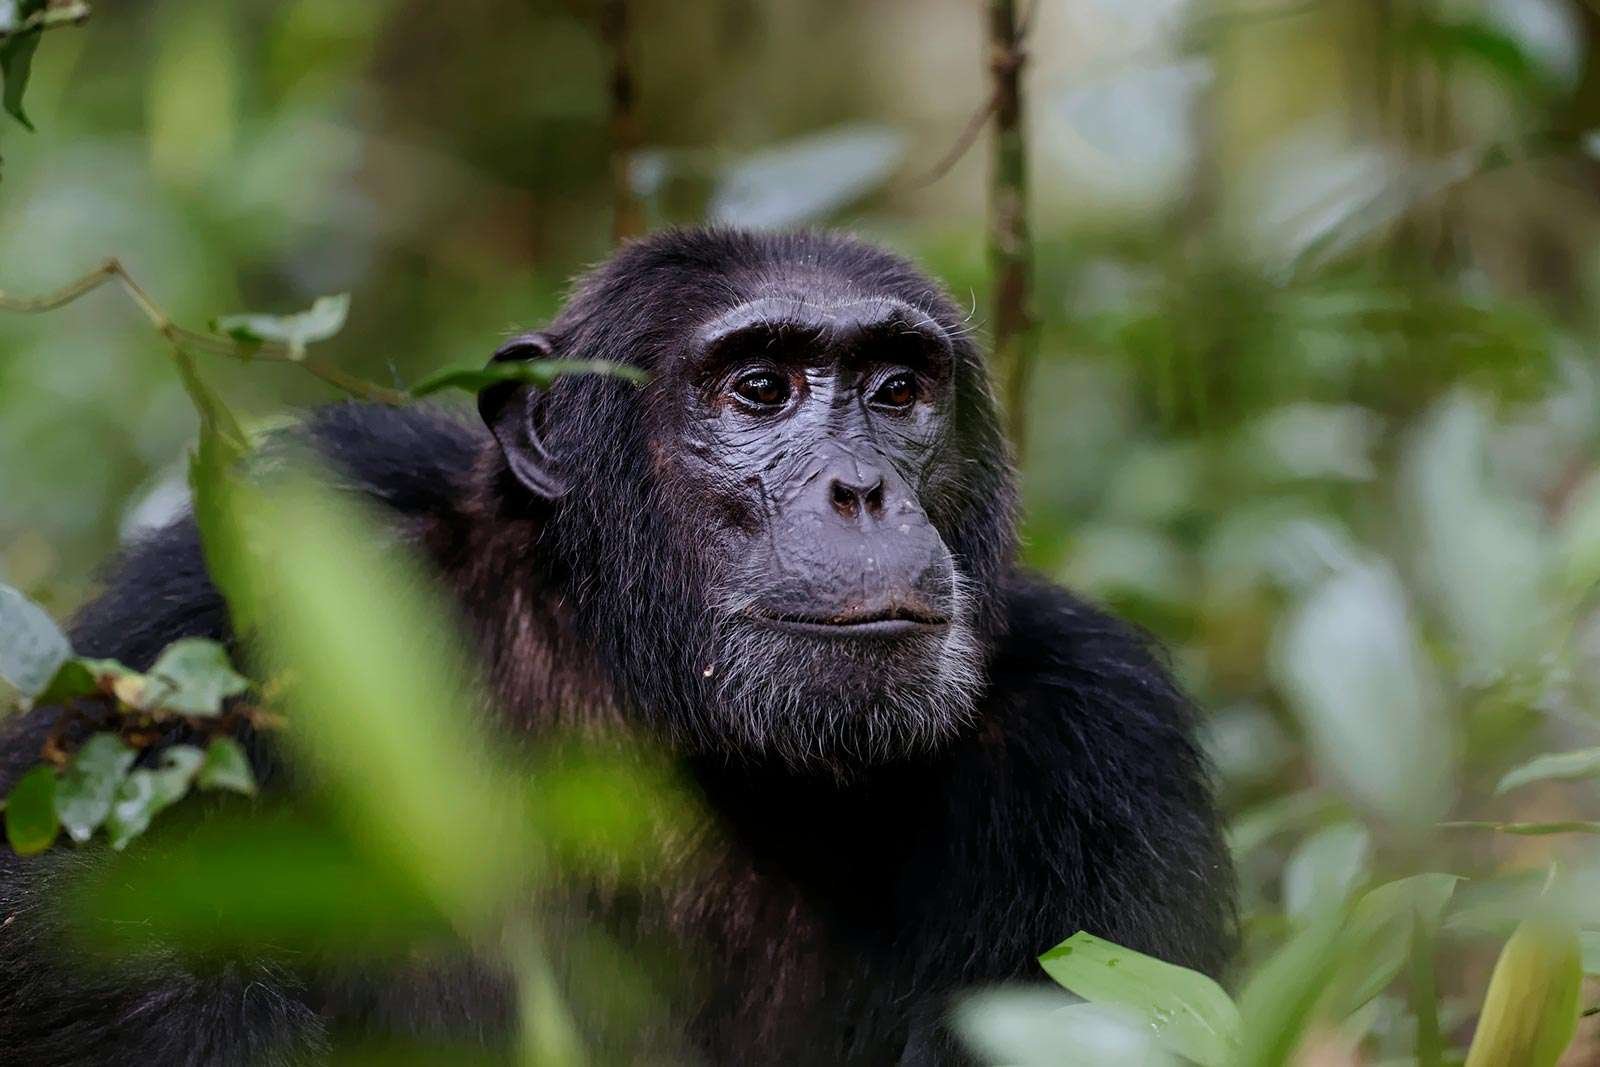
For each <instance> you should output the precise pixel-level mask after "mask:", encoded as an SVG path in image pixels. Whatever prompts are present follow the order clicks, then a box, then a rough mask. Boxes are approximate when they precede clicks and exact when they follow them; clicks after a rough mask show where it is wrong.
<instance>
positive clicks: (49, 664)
mask: <svg viewBox="0 0 1600 1067" xmlns="http://www.w3.org/2000/svg"><path fill="white" fill-rule="evenodd" d="M71 657H72V646H71V645H70V644H68V643H67V639H66V637H65V636H64V635H63V634H62V633H61V628H60V627H58V626H57V625H56V624H55V620H53V619H51V618H50V616H49V615H48V614H47V613H46V612H45V610H44V609H43V608H41V607H40V606H39V605H37V604H35V603H34V602H33V601H31V600H29V599H28V598H27V597H25V596H23V595H22V594H21V593H19V592H18V591H17V590H15V589H13V588H11V587H10V586H9V585H4V584H0V678H4V679H5V680H6V681H8V682H10V683H11V684H12V685H13V686H15V687H16V688H17V689H18V690H19V691H20V692H21V693H22V695H23V696H25V697H34V696H37V695H38V694H40V693H42V692H44V691H45V690H46V689H47V688H49V685H50V681H51V679H53V678H54V677H55V676H56V672H57V671H59V670H60V669H61V665H62V664H63V663H65V662H67V660H68V659H70V658H71Z"/></svg>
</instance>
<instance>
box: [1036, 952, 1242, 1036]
mask: <svg viewBox="0 0 1600 1067" xmlns="http://www.w3.org/2000/svg"><path fill="white" fill-rule="evenodd" d="M1039 963H1040V965H1042V966H1043V967H1044V969H1045V973H1047V974H1048V975H1050V977H1051V978H1053V979H1055V980H1056V981H1057V982H1059V983H1060V984H1061V985H1063V986H1065V987H1066V988H1068V989H1070V990H1071V991H1072V992H1074V993H1076V994H1078V996H1080V997H1082V998H1084V999H1085V1000H1087V1001H1090V1002H1092V1003H1095V1004H1106V1005H1115V1006H1118V1007H1122V1008H1127V1009H1130V1010H1132V1011H1134V1012H1135V1013H1137V1014H1138V1015H1139V1017H1140V1018H1142V1019H1143V1020H1145V1022H1146V1023H1148V1025H1149V1026H1150V1028H1151V1030H1152V1031H1153V1032H1154V1033H1155V1036H1156V1040H1157V1041H1159V1042H1160V1043H1161V1044H1162V1046H1163V1047H1165V1048H1167V1049H1170V1050H1171V1051H1173V1052H1176V1053H1177V1054H1179V1055H1181V1056H1187V1057H1188V1058H1189V1059H1191V1060H1194V1061H1195V1062H1196V1063H1199V1064H1202V1065H1203V1067H1231V1065H1232V1064H1233V1062H1234V1060H1235V1058H1236V1056H1237V1053H1238V1040H1239V1028H1240V1022H1239V1011H1238V1009H1237V1008H1236V1007H1234V1004H1233V1001H1232V1000H1230V999H1229V998H1228V994H1226V993H1224V992H1223V991H1222V987H1221V986H1219V985H1217V983H1216V982H1214V981H1212V980H1211V979H1210V978H1207V977H1206V976H1205V975H1203V974H1200V973H1199V972H1197V971H1191V970H1188V969H1187V968H1184V967H1179V966H1176V965H1174V964H1171V963H1166V962H1163V961H1162V960H1158V959H1155V958H1154V957H1151V956H1145V955H1142V954H1140V953H1138V952H1134V951H1132V950H1131V949H1126V948H1122V947H1121V946H1119V945H1115V944H1112V943H1111V942H1109V941H1103V940H1101V939H1100V938H1098V937H1095V936H1093V935H1091V934H1086V933H1084V932H1082V931H1079V932H1078V933H1076V934H1073V935H1072V936H1071V937H1070V938H1068V939H1067V940H1065V941H1063V942H1062V943H1061V944H1059V945H1057V946H1056V947H1055V948H1053V949H1051V950H1050V951H1049V952H1046V953H1045V954H1044V955H1043V956H1040V957H1039Z"/></svg>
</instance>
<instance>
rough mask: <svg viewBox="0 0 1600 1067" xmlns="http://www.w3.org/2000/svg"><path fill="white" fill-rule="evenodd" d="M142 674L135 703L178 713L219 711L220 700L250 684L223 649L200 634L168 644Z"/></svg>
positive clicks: (238, 692)
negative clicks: (137, 698) (143, 679)
mask: <svg viewBox="0 0 1600 1067" xmlns="http://www.w3.org/2000/svg"><path fill="white" fill-rule="evenodd" d="M145 677H146V684H145V685H144V687H143V691H142V692H141V693H140V695H139V700H138V701H137V703H136V704H135V706H136V707H138V708H139V709H140V710H141V711H157V710H160V711H170V712H173V713H175V714H178V715H194V716H212V715H220V714H221V713H222V703H223V701H225V700H227V699H228V698H229V697H236V696H238V695H239V694H240V693H243V692H244V691H245V690H246V689H248V688H250V682H249V679H247V678H244V677H243V676H241V675H240V674H239V673H238V672H237V671H235V670H234V669H233V664H232V663H230V662H229V660H228V651H227V649H225V648H223V647H222V646H221V645H220V644H218V643H217V642H215V641H211V640H207V639H206V638H203V637H186V638H183V639H182V640H179V641H174V642H173V643H172V644H170V645H168V646H167V647H166V650H165V651H163V652H162V653H161V655H160V657H159V658H157V659H156V662H155V666H153V667H151V668H150V670H149V673H148V674H146V676H145Z"/></svg>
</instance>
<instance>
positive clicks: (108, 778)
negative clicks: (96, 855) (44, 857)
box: [55, 733, 138, 843]
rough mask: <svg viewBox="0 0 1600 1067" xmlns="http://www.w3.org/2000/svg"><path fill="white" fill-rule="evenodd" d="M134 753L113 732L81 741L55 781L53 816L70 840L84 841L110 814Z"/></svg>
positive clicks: (136, 754)
mask: <svg viewBox="0 0 1600 1067" xmlns="http://www.w3.org/2000/svg"><path fill="white" fill-rule="evenodd" d="M137 756H138V753H137V752H135V751H134V750H133V749H131V748H129V747H128V746H127V745H125V744H123V743H122V741H121V739H120V738H118V737H117V735H116V734H109V733H99V734H95V735H94V736H93V737H91V738H89V740H88V741H85V742H84V745H83V747H82V748H81V749H79V750H78V754H77V755H76V756H74V757H73V758H72V763H71V764H69V765H68V767H67V769H66V770H65V771H63V772H62V774H61V779H60V781H58V782H57V783H56V794H55V805H56V817H57V818H59V819H60V820H61V825H62V827H63V828H64V829H65V830H66V831H67V833H68V835H70V836H71V838H72V839H73V840H74V841H77V842H80V843H81V842H84V841H87V840H89V838H90V837H92V836H94V832H95V830H96V828H98V827H99V826H100V824H101V823H103V822H105V821H106V816H108V815H110V814H111V801H112V798H113V797H115V796H116V794H117V787H118V786H120V785H121V784H122V779H123V778H124V777H126V776H127V774H128V768H129V767H132V766H133V761H134V759H135V758H136V757H137Z"/></svg>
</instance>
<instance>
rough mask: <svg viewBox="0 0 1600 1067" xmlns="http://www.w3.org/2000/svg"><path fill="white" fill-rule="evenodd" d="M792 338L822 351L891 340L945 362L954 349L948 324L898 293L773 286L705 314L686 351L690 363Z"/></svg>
mask: <svg viewBox="0 0 1600 1067" xmlns="http://www.w3.org/2000/svg"><path fill="white" fill-rule="evenodd" d="M794 340H801V341H804V342H807V343H809V344H811V345H814V346H816V348H817V349H819V350H824V351H827V350H845V349H850V348H855V347H858V346H862V345H868V344H872V343H874V342H876V343H892V344H893V345H895V346H896V347H898V348H912V347H914V348H917V349H921V350H923V353H924V355H925V356H927V357H929V358H933V359H936V360H939V361H941V362H948V360H949V359H950V358H951V356H952V355H953V349H954V341H953V339H952V337H951V336H950V332H949V331H948V330H947V329H946V328H945V326H944V324H942V323H941V322H939V321H938V319H937V318H935V317H934V315H933V314H932V313H930V312H929V311H927V310H926V309H924V308H921V307H918V306H916V305H915V304H912V303H911V302H909V301H907V300H905V299H903V298H901V297H899V296H896V295H893V294H889V293H879V294H874V295H861V294H860V292H859V291H855V292H851V291H844V292H838V293H830V292H828V291H827V290H826V289H824V288H821V287H817V288H811V289H795V288H788V287H782V288H776V287H774V288H768V289H766V290H764V291H757V292H756V293H754V294H752V295H751V296H749V297H747V298H745V299H743V300H741V301H739V302H738V303H735V304H734V305H733V306H731V307H726V308H723V309H721V310H718V311H715V312H711V313H708V314H706V315H705V316H704V317H703V318H702V319H701V320H700V321H699V322H698V323H697V324H696V326H695V329H694V330H693V332H692V335H691V340H690V344H689V345H688V349H687V351H685V352H684V353H683V356H684V358H685V359H686V360H688V361H690V362H693V361H696V360H702V359H714V358H716V357H717V355H718V354H719V353H722V354H726V353H728V352H729V351H731V350H737V349H741V348H759V347H764V346H771V345H773V344H774V343H779V342H787V341H794Z"/></svg>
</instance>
